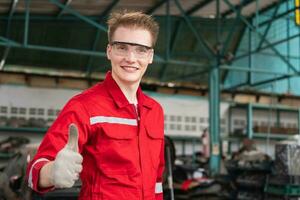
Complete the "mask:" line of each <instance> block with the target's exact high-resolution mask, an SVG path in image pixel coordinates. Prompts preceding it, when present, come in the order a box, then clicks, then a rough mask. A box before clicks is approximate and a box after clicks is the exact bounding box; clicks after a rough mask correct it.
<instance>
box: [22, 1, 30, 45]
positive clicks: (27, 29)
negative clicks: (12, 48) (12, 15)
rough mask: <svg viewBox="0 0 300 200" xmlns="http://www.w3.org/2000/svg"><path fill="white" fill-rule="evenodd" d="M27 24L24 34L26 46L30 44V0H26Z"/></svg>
mask: <svg viewBox="0 0 300 200" xmlns="http://www.w3.org/2000/svg"><path fill="white" fill-rule="evenodd" d="M25 4H26V5H25V6H26V11H25V25H24V27H25V28H24V36H23V45H24V46H26V45H27V44H28V32H29V14H30V0H25Z"/></svg>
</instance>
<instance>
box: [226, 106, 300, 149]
mask: <svg viewBox="0 0 300 200" xmlns="http://www.w3.org/2000/svg"><path fill="white" fill-rule="evenodd" d="M234 109H242V110H244V111H245V115H246V116H245V119H246V122H245V127H244V128H245V129H244V133H243V134H239V135H237V134H233V128H232V125H233V121H232V120H233V111H234ZM255 111H266V114H269V113H268V112H272V114H274V116H275V118H273V123H274V124H275V126H272V125H271V124H267V126H265V127H264V128H263V129H264V130H265V131H261V130H260V131H257V130H255V127H254V124H253V121H254V119H253V117H254V112H255ZM283 112H285V113H294V115H295V116H297V124H296V128H294V129H293V131H294V134H291V133H289V134H287V133H284V132H279V131H281V130H288V129H287V128H286V129H285V128H280V124H281V120H282V116H281V113H283ZM270 123H271V122H270ZM299 127H300V109H299V108H296V107H291V106H285V105H278V104H271V105H267V104H257V103H233V104H231V105H230V107H229V109H228V130H229V135H228V136H226V137H222V139H223V140H225V141H228V149H227V152H228V153H231V152H232V147H231V145H232V144H233V143H235V144H240V142H241V141H242V140H243V139H245V138H248V139H255V140H267V139H268V140H272V141H278V140H286V139H293V137H294V136H296V135H299V136H300V128H299ZM273 130H276V132H272V131H273Z"/></svg>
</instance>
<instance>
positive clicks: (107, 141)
mask: <svg viewBox="0 0 300 200" xmlns="http://www.w3.org/2000/svg"><path fill="white" fill-rule="evenodd" d="M97 134H98V139H97V145H96V146H97V149H98V150H97V152H98V156H97V157H98V160H99V165H100V168H101V170H102V172H103V173H105V174H130V171H132V170H133V168H134V166H135V161H136V160H137V158H138V154H137V148H138V146H137V127H136V126H129V125H120V124H102V125H101V129H100V130H99V133H97Z"/></svg>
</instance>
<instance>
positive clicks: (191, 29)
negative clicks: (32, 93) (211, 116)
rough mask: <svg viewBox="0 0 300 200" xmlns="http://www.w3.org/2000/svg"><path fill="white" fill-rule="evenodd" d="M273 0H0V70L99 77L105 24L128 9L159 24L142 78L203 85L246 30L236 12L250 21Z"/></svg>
mask: <svg viewBox="0 0 300 200" xmlns="http://www.w3.org/2000/svg"><path fill="white" fill-rule="evenodd" d="M278 1H280V0H263V1H255V0H227V1H226V0H220V1H219V4H217V2H218V1H217V0H169V1H167V0H143V1H141V0H1V1H0V56H1V57H0V59H1V60H2V61H1V65H0V69H1V70H3V71H10V70H13V71H24V72H29V73H30V72H38V73H44V74H48V75H51V74H55V72H57V73H58V72H59V73H63V74H65V75H68V74H70V73H72V74H75V75H76V74H77V75H78V76H86V77H93V76H97V75H98V74H99V73H100V74H103V73H105V72H106V71H107V70H108V69H109V68H110V65H109V62H108V61H107V59H106V56H105V48H106V45H107V36H106V34H107V33H106V24H105V21H106V19H107V16H108V14H109V13H110V12H111V11H113V10H120V9H128V10H138V11H143V12H146V13H149V14H152V15H153V16H155V18H156V19H157V21H158V22H159V24H160V27H161V30H160V35H159V38H158V43H157V46H156V47H155V53H156V57H155V61H154V63H153V64H152V65H151V66H149V69H148V72H147V74H146V77H145V78H146V79H147V80H151V81H153V82H157V83H159V82H163V83H170V82H174V83H175V84H183V85H184V84H194V85H197V86H199V85H201V86H204V87H207V82H208V81H207V80H208V71H209V69H210V68H211V67H213V66H215V65H216V60H217V59H216V58H217V57H218V58H220V60H219V61H220V62H228V60H230V57H231V56H232V55H234V54H235V51H236V49H237V47H238V45H239V42H240V39H241V37H242V35H243V33H244V30H245V24H244V23H242V21H241V20H238V17H237V13H238V11H239V10H240V14H241V15H242V16H244V17H247V19H249V20H251V19H252V18H253V17H255V15H257V14H258V12H263V11H265V10H268V9H270V8H272V7H273V6H274V5H275V4H276V3H277V2H278ZM217 5H219V7H218V6H217ZM229 5H231V7H230V6H229ZM27 8H29V9H27ZM168 8H169V9H168ZM217 9H218V10H219V12H217ZM217 16H219V18H218V17H217ZM217 18H218V19H219V20H217ZM217 55H218V56H217Z"/></svg>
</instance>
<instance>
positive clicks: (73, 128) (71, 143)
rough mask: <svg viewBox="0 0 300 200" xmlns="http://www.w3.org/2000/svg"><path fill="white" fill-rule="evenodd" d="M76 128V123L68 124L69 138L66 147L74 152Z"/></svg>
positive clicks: (76, 147) (76, 146)
mask: <svg viewBox="0 0 300 200" xmlns="http://www.w3.org/2000/svg"><path fill="white" fill-rule="evenodd" d="M78 136H79V133H78V128H77V126H76V124H73V123H72V124H70V126H69V138H68V143H67V145H66V146H67V148H69V149H71V150H72V151H74V152H78Z"/></svg>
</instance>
